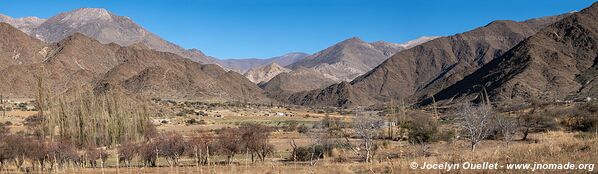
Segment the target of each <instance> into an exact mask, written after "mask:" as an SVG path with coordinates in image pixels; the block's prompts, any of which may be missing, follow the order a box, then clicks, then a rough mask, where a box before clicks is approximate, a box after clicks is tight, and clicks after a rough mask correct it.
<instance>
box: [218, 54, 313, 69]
mask: <svg viewBox="0 0 598 174" xmlns="http://www.w3.org/2000/svg"><path fill="white" fill-rule="evenodd" d="M307 56H309V55H308V54H305V53H299V52H293V53H288V54H285V55H282V56H278V57H272V58H268V59H257V58H248V59H225V60H218V61H217V63H218V64H219V65H221V66H223V67H226V68H229V69H231V70H234V71H237V72H239V73H245V72H247V71H249V70H251V69H255V68H260V67H263V66H266V65H269V64H272V63H276V64H278V65H280V66H283V67H284V66H287V65H290V64H292V63H295V62H297V61H299V60H301V59H304V58H305V57H307Z"/></svg>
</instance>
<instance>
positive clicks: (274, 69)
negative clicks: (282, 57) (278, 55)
mask: <svg viewBox="0 0 598 174" xmlns="http://www.w3.org/2000/svg"><path fill="white" fill-rule="evenodd" d="M290 71H291V70H290V69H286V68H284V67H282V66H280V65H278V64H277V63H271V64H269V65H266V66H263V67H259V68H255V69H251V70H249V71H247V72H246V73H245V74H243V76H245V77H246V78H247V79H249V80H250V81H252V82H253V83H256V84H259V83H264V82H268V81H270V79H272V78H274V76H276V75H278V74H280V73H288V72H290Z"/></svg>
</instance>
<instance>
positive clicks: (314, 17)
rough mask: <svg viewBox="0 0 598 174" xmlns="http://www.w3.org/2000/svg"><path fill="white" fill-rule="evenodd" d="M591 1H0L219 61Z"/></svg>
mask: <svg viewBox="0 0 598 174" xmlns="http://www.w3.org/2000/svg"><path fill="white" fill-rule="evenodd" d="M593 2H594V1H591V0H450V1H449V0H425V1H424V0H422V1H415V0H414V1H403V0H396V1H381V0H255V1H249V0H239V1H233V0H197V1H191V0H169V1H153V0H126V1H123V0H84V1H83V0H81V1H74V0H46V1H37V0H0V13H2V14H5V15H8V16H12V17H24V16H38V17H43V18H48V17H51V16H53V15H55V14H57V13H59V12H64V11H70V10H73V9H76V8H81V7H99V8H106V9H108V10H109V11H111V12H113V13H115V14H117V15H121V16H129V17H130V18H132V19H133V20H134V21H135V22H137V23H138V24H140V25H142V26H143V27H145V28H146V29H148V30H149V31H151V32H153V33H155V34H158V35H160V36H161V37H163V38H164V39H166V40H169V41H172V42H174V43H177V44H179V45H181V46H183V47H185V48H197V49H200V50H202V51H203V52H205V53H206V54H208V55H211V56H214V57H218V58H248V57H257V58H268V57H274V56H277V55H282V54H285V53H287V52H295V51H299V52H306V53H314V52H317V51H319V50H322V49H324V48H326V47H328V46H330V45H332V44H334V43H336V42H339V41H342V40H344V39H346V38H350V37H353V36H357V37H360V38H362V39H363V40H365V41H368V42H373V41H378V40H384V41H389V42H396V43H401V42H405V41H408V40H411V39H415V38H417V37H420V36H446V35H452V34H455V33H460V32H464V31H467V30H471V29H473V28H476V27H479V26H483V25H485V24H487V23H489V22H491V21H493V20H497V19H510V20H524V19H528V18H534V17H541V16H547V15H556V14H561V13H565V12H569V11H572V10H581V9H583V8H585V7H588V6H590V5H591V4H592V3H593Z"/></svg>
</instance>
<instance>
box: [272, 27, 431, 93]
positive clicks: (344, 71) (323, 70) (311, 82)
mask: <svg viewBox="0 0 598 174" xmlns="http://www.w3.org/2000/svg"><path fill="white" fill-rule="evenodd" d="M435 38H437V37H421V38H418V39H416V40H413V41H409V42H407V43H405V44H395V43H389V42H383V41H378V42H373V43H368V42H365V41H363V40H361V39H360V38H357V37H353V38H349V39H347V40H344V41H342V42H339V43H337V44H335V45H333V46H331V47H328V48H326V49H324V50H322V51H319V52H317V53H315V54H313V55H310V56H307V57H305V58H304V59H301V60H299V61H297V62H295V63H293V64H290V65H288V66H286V68H288V69H291V70H292V71H290V72H288V73H281V74H279V75H277V76H275V77H273V78H272V79H271V80H270V81H268V82H266V83H263V84H261V85H260V86H261V87H262V88H263V89H264V90H266V91H267V92H268V94H269V95H270V96H272V97H275V98H278V99H281V100H284V99H286V97H288V96H289V95H290V94H292V93H296V92H302V91H309V90H314V89H320V88H323V87H326V86H328V85H331V84H334V83H339V82H343V81H351V80H352V79H354V78H355V77H357V76H359V75H362V74H364V73H366V72H368V71H369V70H371V69H372V68H374V67H376V66H378V65H379V64H380V63H382V62H383V61H384V60H386V59H387V58H388V57H390V56H392V55H393V54H395V53H397V52H399V51H402V50H405V49H408V48H412V47H414V46H416V45H418V44H421V43H425V42H427V41H430V40H432V39H435Z"/></svg>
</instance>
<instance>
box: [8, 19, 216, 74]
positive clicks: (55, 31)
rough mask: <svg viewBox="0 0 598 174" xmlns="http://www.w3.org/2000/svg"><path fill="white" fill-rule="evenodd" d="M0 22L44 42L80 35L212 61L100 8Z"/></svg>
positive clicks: (194, 50)
mask: <svg viewBox="0 0 598 174" xmlns="http://www.w3.org/2000/svg"><path fill="white" fill-rule="evenodd" d="M2 16H4V17H2ZM0 19H1V20H3V21H5V22H8V23H9V24H11V25H13V26H15V27H16V28H19V29H21V30H22V31H23V32H25V33H27V34H29V35H30V36H33V37H36V38H38V39H40V40H42V41H45V42H50V43H55V42H58V41H61V40H63V39H65V38H67V37H68V36H70V35H73V34H74V33H82V34H84V35H86V36H88V37H91V38H94V39H96V40H98V41H100V42H101V43H104V44H107V43H116V44H119V45H122V46H130V45H133V44H137V43H142V44H144V45H145V46H147V47H148V48H150V49H153V50H157V51H162V52H171V53H175V54H177V55H179V56H182V57H185V58H189V59H191V60H194V61H198V62H202V63H215V62H214V61H215V59H213V58H211V57H209V56H206V55H204V54H203V53H202V52H201V51H199V50H197V49H189V50H186V49H183V48H182V47H180V46H178V45H176V44H173V43H170V42H168V41H166V40H164V39H162V38H160V37H159V36H157V35H155V34H153V33H151V32H149V31H147V30H146V29H144V28H143V27H141V26H139V25H138V24H136V23H135V22H133V21H132V20H131V19H130V18H128V17H124V16H118V15H115V14H113V13H111V12H109V11H107V10H106V9H102V8H80V9H76V10H73V11H69V12H64V13H60V14H58V15H56V16H53V17H51V18H49V19H47V20H46V19H39V18H35V17H29V18H22V19H12V18H10V17H8V16H5V15H1V16H0ZM11 19H12V20H11Z"/></svg>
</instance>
